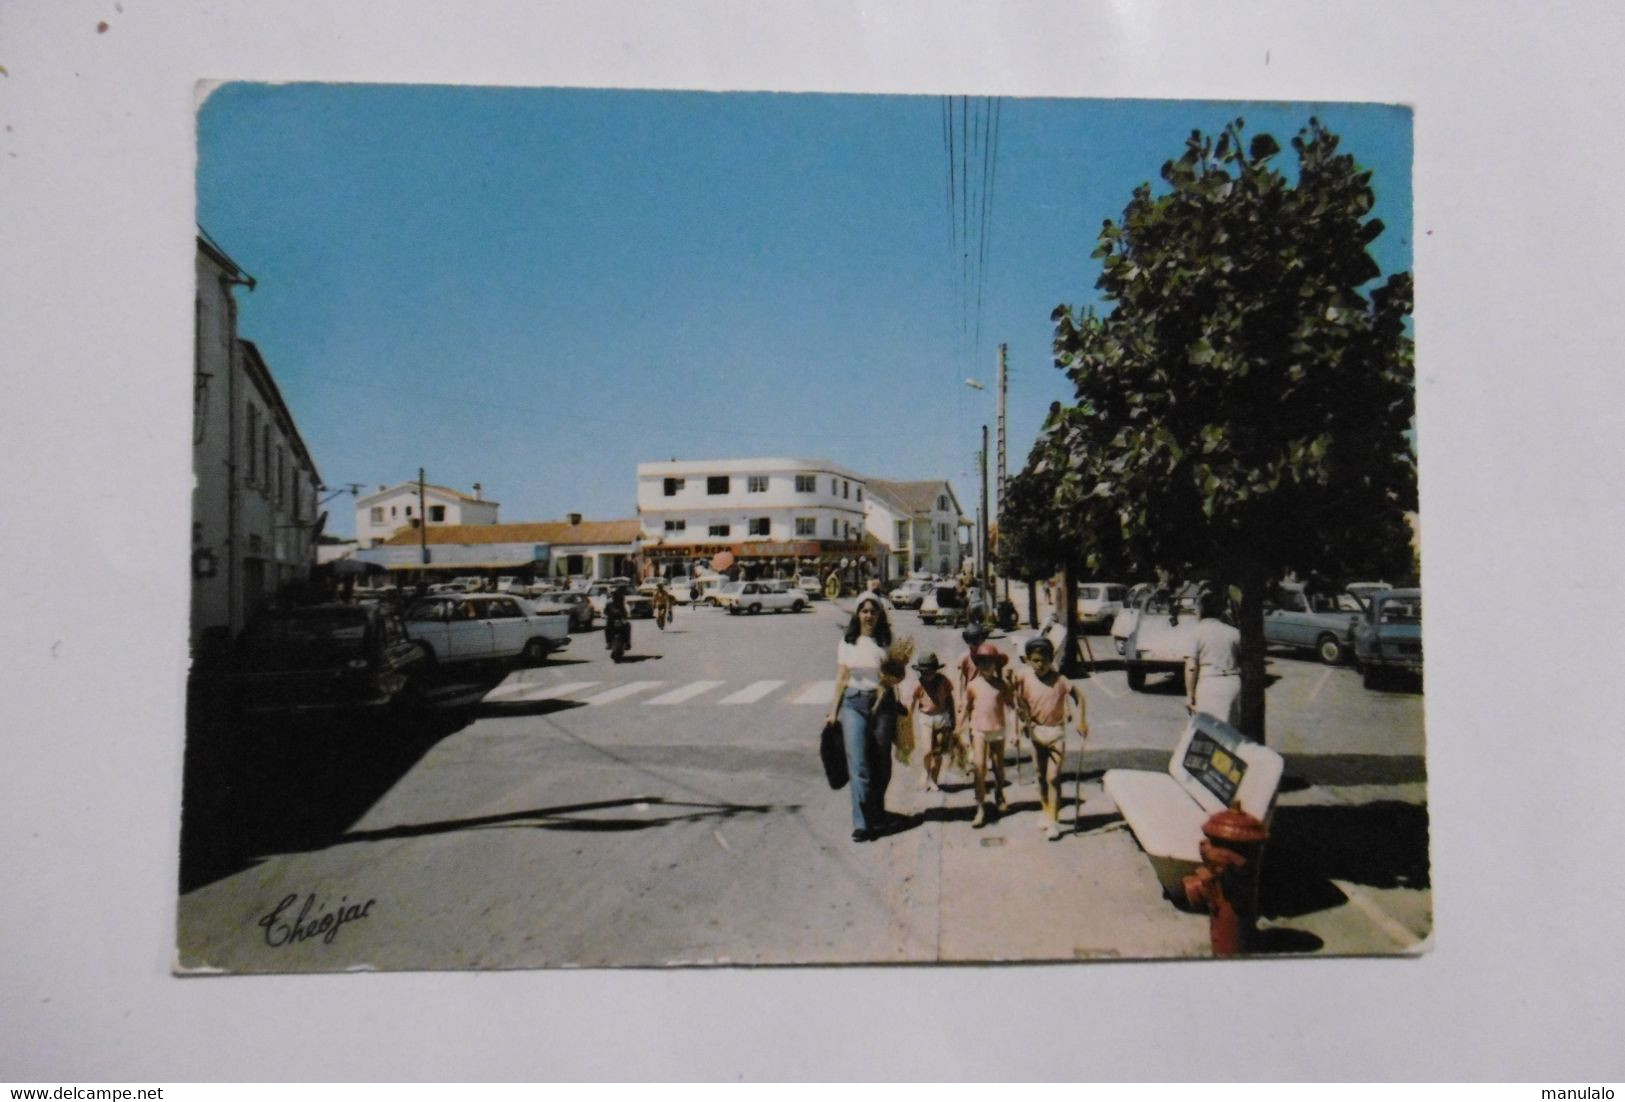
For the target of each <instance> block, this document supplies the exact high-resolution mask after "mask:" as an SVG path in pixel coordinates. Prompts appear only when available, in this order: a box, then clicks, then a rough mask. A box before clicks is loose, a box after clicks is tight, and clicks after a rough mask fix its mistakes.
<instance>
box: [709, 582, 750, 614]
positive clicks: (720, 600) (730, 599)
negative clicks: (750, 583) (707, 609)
mask: <svg viewBox="0 0 1625 1102" xmlns="http://www.w3.org/2000/svg"><path fill="white" fill-rule="evenodd" d="M744 591H745V583H744V582H730V581H724V582H723V583H722V584H721V585H719V586H717V587H716V588H715V589H713V590H712V591H711V595H710V596H709V597H708V598H707V600H706V603H707V604H711V605H714V606H716V607H717V608H732V607H733V603H734V599H735V598H736V597H738V596H739V595H740V594H741V593H743V592H744Z"/></svg>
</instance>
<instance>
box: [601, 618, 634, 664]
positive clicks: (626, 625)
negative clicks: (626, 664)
mask: <svg viewBox="0 0 1625 1102" xmlns="http://www.w3.org/2000/svg"><path fill="white" fill-rule="evenodd" d="M604 643H605V644H606V645H607V646H608V647H609V656H610V658H611V659H613V660H614V661H616V662H619V661H620V660H621V659H622V658H624V657H626V652H627V650H628V649H629V648H630V647H631V646H632V621H630V620H611V621H610V622H609V623H607V624H605V625H604Z"/></svg>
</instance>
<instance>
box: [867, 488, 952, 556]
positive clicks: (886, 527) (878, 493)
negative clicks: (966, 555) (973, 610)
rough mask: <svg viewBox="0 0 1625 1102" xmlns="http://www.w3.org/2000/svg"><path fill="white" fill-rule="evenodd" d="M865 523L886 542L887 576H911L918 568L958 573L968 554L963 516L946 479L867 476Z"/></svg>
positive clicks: (876, 536) (875, 536)
mask: <svg viewBox="0 0 1625 1102" xmlns="http://www.w3.org/2000/svg"><path fill="white" fill-rule="evenodd" d="M868 489H869V494H868V500H867V501H866V502H865V503H864V504H865V507H866V509H865V517H864V519H865V523H866V525H867V526H868V530H869V534H870V535H872V536H873V537H874V538H875V539H877V540H879V541H880V542H881V543H883V544H885V545H886V549H887V555H886V560H885V567H884V570H883V575H884V576H885V577H888V578H894V579H895V578H906V577H907V576H908V575H909V574H910V573H912V572H914V571H917V570H918V571H928V572H931V573H935V574H957V573H958V572H959V568H960V564H961V562H962V561H963V555H962V552H961V548H960V541H959V528H960V525H961V524H963V523H964V514H963V512H961V510H960V507H959V499H958V497H957V496H955V494H954V488H953V487H952V486H950V485H949V484H948V483H947V482H945V481H943V480H940V479H939V480H935V481H924V482H892V481H889V480H887V479H882V478H871V479H869V480H868Z"/></svg>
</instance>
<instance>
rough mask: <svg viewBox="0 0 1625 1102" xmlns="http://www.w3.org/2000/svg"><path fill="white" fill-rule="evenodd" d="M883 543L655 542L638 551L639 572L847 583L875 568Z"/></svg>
mask: <svg viewBox="0 0 1625 1102" xmlns="http://www.w3.org/2000/svg"><path fill="white" fill-rule="evenodd" d="M885 551H886V548H885V546H884V545H882V544H880V543H879V542H878V541H876V540H872V539H870V540H863V541H858V540H851V541H835V540H795V541H791V542H777V541H772V540H747V541H743V542H735V543H690V544H678V545H670V544H655V545H651V546H646V547H644V548H643V551H642V563H641V565H640V567H639V574H640V576H641V577H645V578H651V577H661V578H690V577H696V576H698V575H700V574H707V573H713V572H716V573H722V574H726V575H728V577H730V578H733V579H736V580H744V581H756V580H760V579H764V578H794V577H798V576H800V575H803V574H815V575H817V576H818V578H819V579H820V580H823V579H825V578H827V577H829V575H830V574H831V573H836V574H839V575H840V576H841V578H842V581H843V582H845V583H846V584H847V585H849V586H851V587H856V586H858V585H860V584H861V583H862V582H863V581H866V580H867V579H868V578H869V577H871V576H875V575H876V574H878V572H879V570H880V561H881V557H882V556H883V555H884V554H885Z"/></svg>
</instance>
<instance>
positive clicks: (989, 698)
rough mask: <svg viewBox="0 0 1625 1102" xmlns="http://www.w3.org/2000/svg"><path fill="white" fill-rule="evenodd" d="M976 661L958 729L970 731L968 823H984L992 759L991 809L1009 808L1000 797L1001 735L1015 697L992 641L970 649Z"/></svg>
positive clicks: (1002, 656)
mask: <svg viewBox="0 0 1625 1102" xmlns="http://www.w3.org/2000/svg"><path fill="white" fill-rule="evenodd" d="M971 657H972V659H973V660H974V661H975V663H976V674H975V676H974V677H972V678H971V679H970V681H969V682H967V683H966V685H965V698H966V700H965V710H964V716H963V717H962V718H961V719H960V721H959V726H960V730H961V731H963V730H964V729H965V728H966V727H969V728H970V732H971V754H972V756H973V762H974V768H975V777H976V817H975V818H974V819H972V820H971V824H970V825H971V826H973V827H983V826H986V825H987V765H988V758H989V757H991V758H992V759H993V781H994V787H995V797H996V804H995V809H996V810H997V811H998V813H999V814H1001V815H1002V814H1003V813H1004V812H1006V811H1008V810H1009V805H1008V804H1006V803H1005V801H1004V736H1005V728H1006V727H1007V726H1008V723H1009V709H1010V708H1011V707H1012V706H1013V705H1014V703H1015V701H1014V698H1013V697H1012V695H1011V692H1010V686H1009V684H1008V683H1007V682H1006V681H1005V680H1004V662H1005V658H1004V655H1002V654H1000V653H999V648H998V647H995V646H994V645H993V644H992V643H980V644H978V645H977V647H976V649H975V650H974V651H972V652H971Z"/></svg>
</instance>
